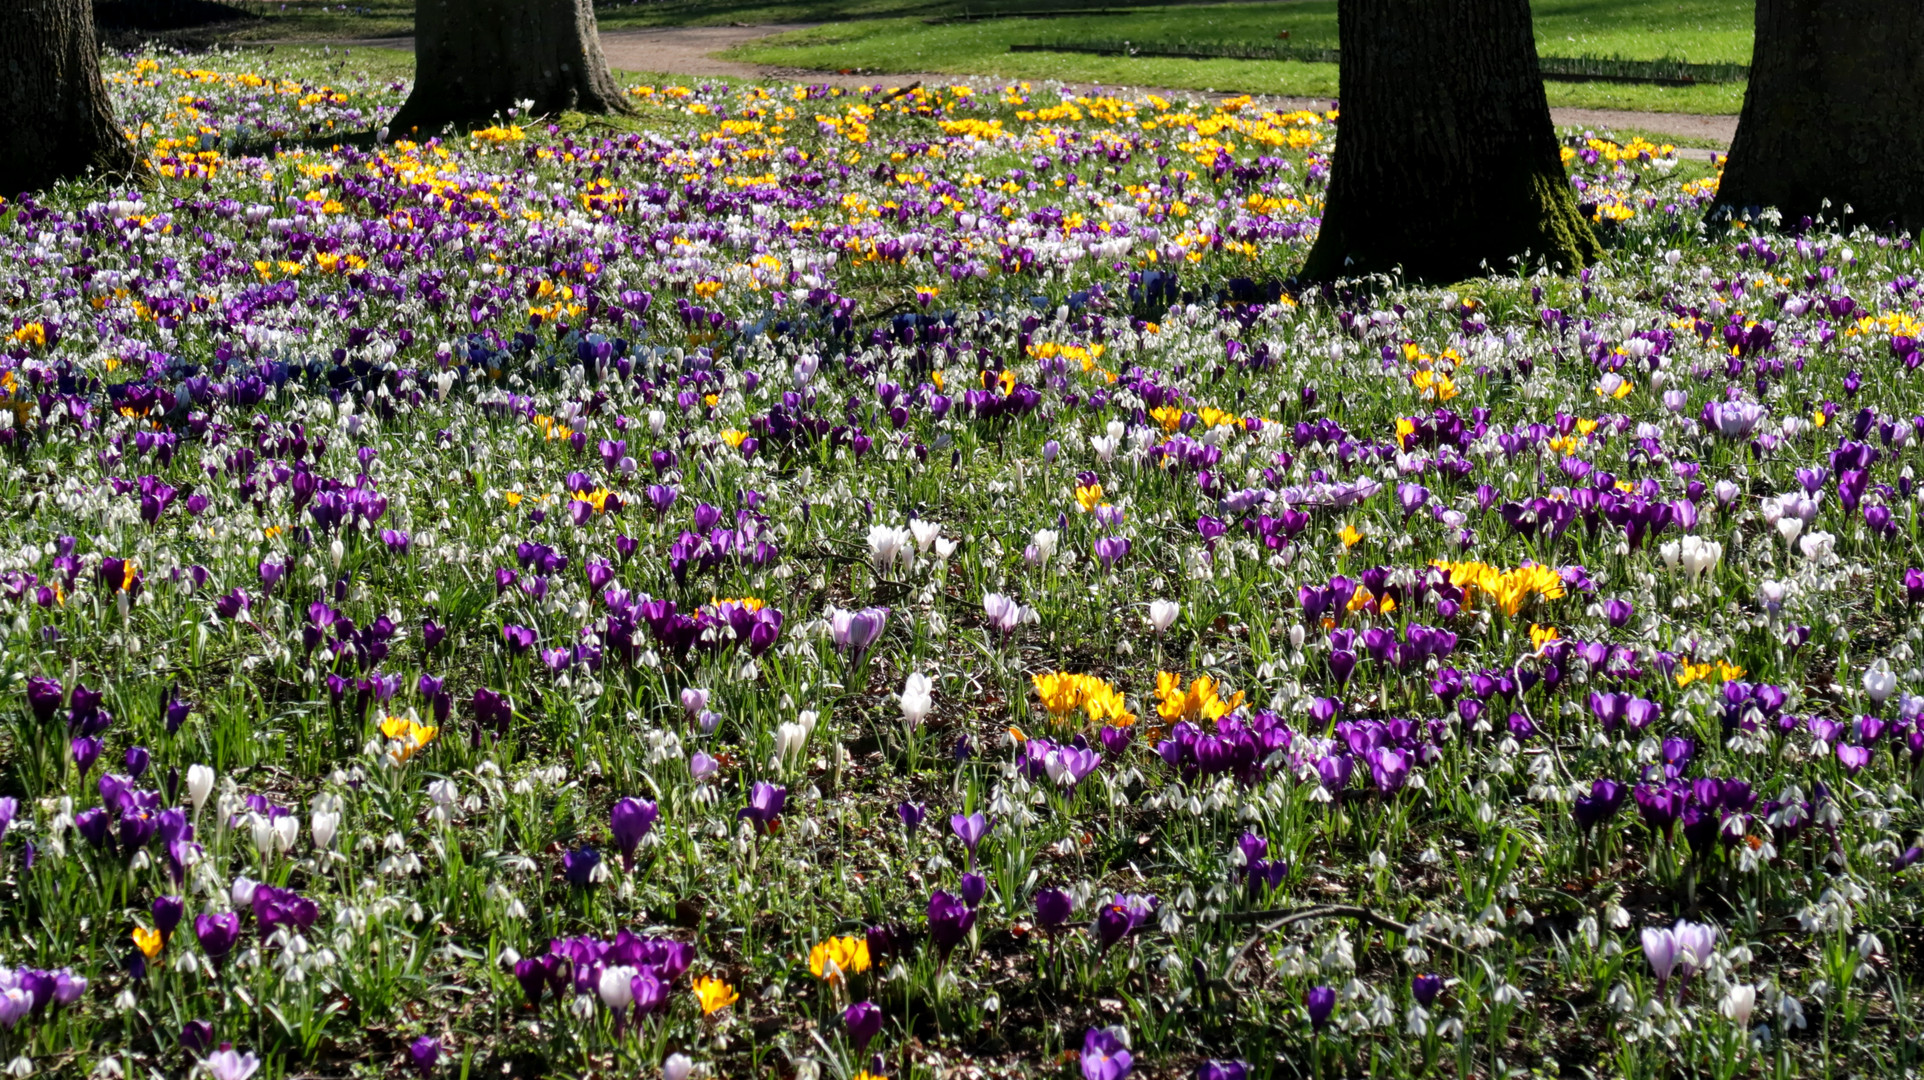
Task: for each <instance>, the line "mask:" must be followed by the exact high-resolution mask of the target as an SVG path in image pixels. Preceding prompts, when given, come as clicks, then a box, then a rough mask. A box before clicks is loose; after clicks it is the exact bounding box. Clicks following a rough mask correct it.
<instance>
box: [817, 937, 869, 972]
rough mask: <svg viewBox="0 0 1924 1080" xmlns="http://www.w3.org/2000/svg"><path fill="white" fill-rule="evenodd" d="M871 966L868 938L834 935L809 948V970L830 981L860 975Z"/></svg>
mask: <svg viewBox="0 0 1924 1080" xmlns="http://www.w3.org/2000/svg"><path fill="white" fill-rule="evenodd" d="M868 968H869V955H868V939H867V938H858V937H832V938H829V939H828V940H827V941H823V942H821V943H819V944H817V945H816V946H815V947H814V948H812V949H810V950H808V970H810V971H812V972H814V973H815V977H816V978H818V979H827V980H829V981H830V982H834V981H837V980H839V979H841V978H842V977H843V976H844V975H859V974H861V973H862V972H864V971H867V970H868Z"/></svg>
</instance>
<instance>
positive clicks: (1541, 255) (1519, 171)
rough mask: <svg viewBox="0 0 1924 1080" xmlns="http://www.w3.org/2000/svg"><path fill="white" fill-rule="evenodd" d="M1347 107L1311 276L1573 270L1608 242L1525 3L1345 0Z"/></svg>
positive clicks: (1340, 13)
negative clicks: (1598, 228)
mask: <svg viewBox="0 0 1924 1080" xmlns="http://www.w3.org/2000/svg"><path fill="white" fill-rule="evenodd" d="M1336 10H1337V33H1338V36H1339V38H1340V40H1341V46H1342V53H1343V64H1342V69H1341V71H1340V73H1339V75H1338V86H1339V89H1340V91H1341V99H1340V100H1341V107H1342V113H1341V117H1340V119H1339V120H1338V121H1337V128H1336V151H1335V160H1334V162H1333V163H1332V166H1331V170H1330V184H1329V196H1328V200H1327V202H1326V204H1325V206H1324V211H1323V223H1322V229H1321V231H1320V232H1319V233H1318V234H1317V237H1316V244H1315V246H1314V247H1313V248H1312V249H1311V250H1310V254H1309V259H1308V261H1307V262H1306V263H1305V264H1304V267H1303V271H1302V273H1303V276H1304V277H1305V278H1308V279H1311V280H1321V281H1327V280H1331V279H1335V278H1341V277H1354V276H1359V275H1363V274H1373V273H1389V272H1396V271H1401V273H1402V274H1403V276H1404V277H1405V278H1406V279H1409V280H1414V281H1456V280H1461V279H1463V278H1468V277H1475V276H1478V275H1481V274H1486V273H1492V272H1497V273H1504V272H1509V271H1510V270H1512V269H1513V267H1514V266H1515V265H1516V264H1517V262H1522V263H1527V264H1529V265H1536V264H1539V263H1544V262H1548V263H1549V264H1550V265H1553V266H1556V267H1559V268H1564V269H1571V268H1575V267H1578V266H1582V265H1583V264H1585V263H1588V262H1591V261H1594V260H1595V259H1596V258H1597V256H1598V255H1599V254H1601V248H1600V247H1599V246H1598V244H1597V239H1596V236H1595V234H1593V233H1592V232H1591V231H1590V226H1589V224H1588V223H1587V222H1586V221H1584V220H1583V216H1582V214H1581V213H1580V212H1579V210H1578V209H1577V203H1576V197H1575V195H1574V194H1573V193H1572V192H1571V190H1570V183H1569V178H1568V176H1567V175H1566V174H1565V173H1564V169H1563V161H1562V157H1561V156H1560V152H1559V150H1558V148H1557V142H1556V132H1555V131H1554V130H1553V129H1552V128H1551V126H1550V106H1549V102H1548V101H1547V100H1546V99H1545V97H1544V95H1543V80H1542V76H1541V75H1540V74H1539V72H1538V70H1537V58H1536V44H1535V41H1534V39H1533V37H1532V35H1531V27H1530V7H1529V2H1528V0H1339V2H1338V4H1337V9H1336Z"/></svg>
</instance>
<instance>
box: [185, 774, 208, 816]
mask: <svg viewBox="0 0 1924 1080" xmlns="http://www.w3.org/2000/svg"><path fill="white" fill-rule="evenodd" d="M213 793H214V770H212V769H210V768H208V767H207V766H205V765H189V766H188V767H187V801H188V802H191V803H193V804H194V812H195V813H199V812H200V808H201V807H202V806H203V805H205V804H206V802H207V797H208V796H209V795H212V794H213Z"/></svg>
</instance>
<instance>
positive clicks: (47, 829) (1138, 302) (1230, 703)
mask: <svg viewBox="0 0 1924 1080" xmlns="http://www.w3.org/2000/svg"><path fill="white" fill-rule="evenodd" d="M275 63H279V64H280V65H281V66H280V67H278V68H277V67H274V66H273V65H274V64H275ZM109 85H110V89H111V92H112V93H113V95H114V96H115V98H116V104H117V107H118V109H119V112H120V115H121V116H122V117H123V118H124V119H127V120H128V121H129V122H130V124H131V125H132V126H133V128H134V129H135V130H136V132H137V133H138V135H139V137H140V138H141V139H142V140H143V145H145V146H147V147H148V148H149V149H150V152H151V157H152V161H153V166H154V170H155V172H156V174H157V176H156V178H155V179H154V180H153V182H152V183H151V184H149V185H148V186H145V187H124V188H123V187H118V186H115V187H102V186H99V185H96V186H94V187H91V188H86V187H75V188H71V189H62V190H59V191H55V192H50V193H45V194H42V195H39V196H30V197H22V198H20V199H18V200H15V201H11V202H8V203H5V204H4V205H0V254H4V260H5V261H4V270H0V281H3V283H4V291H3V293H0V295H4V302H5V304H6V316H7V319H8V321H7V323H5V324H4V325H3V326H0V332H3V333H4V340H3V341H0V345H3V346H4V354H5V355H4V359H0V388H3V389H4V391H5V394H6V402H5V403H6V406H7V407H6V408H5V409H0V447H4V454H5V463H4V469H3V470H0V492H3V493H4V503H3V504H0V505H4V511H3V512H0V513H3V516H0V616H3V617H4V621H0V627H4V642H3V643H0V664H4V669H5V678H6V679H7V694H8V701H7V704H6V705H5V716H6V720H5V724H4V728H3V729H0V732H3V733H0V763H3V767H0V792H4V795H5V797H4V798H0V1065H4V1067H5V1068H6V1069H7V1071H8V1073H9V1075H10V1076H14V1077H25V1076H32V1075H40V1074H46V1075H92V1076H103V1077H132V1076H142V1077H146V1076H155V1077H160V1076H182V1075H187V1074H189V1073H190V1072H196V1073H198V1075H203V1076H207V1077H212V1078H213V1080H247V1078H249V1077H253V1076H258V1077H263V1078H270V1077H282V1076H295V1075H300V1076H309V1075H326V1076H343V1075H367V1076H372V1075H385V1074H394V1073H404V1074H414V1075H418V1076H422V1077H435V1076H443V1077H469V1076H476V1077H480V1076H526V1077H533V1076H590V1075H593V1076H643V1077H654V1076H663V1077H667V1078H669V1080H683V1078H686V1077H691V1076H695V1077H716V1078H722V1077H748V1076H779V1077H783V1078H812V1080H821V1078H832V1080H874V1078H881V1077H901V1078H904V1080H908V1078H931V1080H933V1078H939V1077H988V1076H1008V1077H1017V1076H1021V1077H1028V1076H1082V1077H1085V1078H1087V1080H1121V1078H1122V1077H1125V1076H1138V1077H1177V1076H1195V1077H1199V1078H1203V1080H1239V1078H1244V1077H1252V1076H1254V1077H1264V1076H1326V1077H1334V1076H1351V1075H1354V1076H1361V1075H1370V1076H1417V1075H1445V1076H1458V1077H1470V1076H1478V1077H1493V1076H1507V1075H1524V1074H1531V1075H1539V1074H1540V1075H1623V1076H1637V1077H1656V1076H1670V1075H1692V1076H1698V1075H1701V1076H1716V1077H1736V1076H1752V1075H1771V1076H1781V1077H1792V1076H1811V1075H1828V1074H1831V1073H1833V1072H1836V1073H1846V1074H1852V1075H1857V1074H1869V1073H1889V1074H1895V1073H1899V1072H1902V1071H1903V1070H1905V1069H1908V1068H1914V1067H1915V1065H1916V1061H1917V1053H1918V1047H1917V1042H1916V1038H1917V1035H1918V1031H1919V1028H1918V1019H1917V1015H1916V1012H1915V1009H1916V1005H1915V1001H1914V997H1913V993H1914V989H1915V987H1916V986H1917V984H1918V980H1919V973H1920V967H1919V965H1920V955H1921V954H1920V952H1919V950H1920V948H1924V941H1920V940H1919V936H1918V933H1917V929H1916V928H1917V926H1918V914H1919V896H1920V885H1919V874H1920V873H1924V870H1921V869H1920V868H1919V867H1918V866H1917V864H1918V863H1919V861H1920V857H1921V856H1924V847H1920V846H1919V845H1920V839H1919V829H1920V828H1924V815H1920V812H1919V805H1918V797H1919V795H1920V790H1921V789H1920V783H1919V780H1918V765H1919V762H1920V761H1924V674H1920V671H1919V669H1918V663H1917V655H1916V648H1917V646H1916V642H1917V641H1918V639H1919V636H1920V629H1921V628H1924V623H1921V622H1920V615H1919V612H1918V605H1920V604H1924V569H1919V568H1920V567H1924V551H1920V550H1919V545H1918V503H1919V493H1918V492H1917V490H1916V484H1915V475H1914V465H1915V459H1916V456H1917V449H1916V448H1914V447H1913V446H1912V445H1911V444H1912V443H1913V442H1924V392H1921V391H1920V385H1921V384H1920V383H1919V381H1918V379H1917V377H1916V376H1915V374H1914V371H1915V369H1916V368H1917V366H1918V365H1919V363H1920V361H1921V360H1924V352H1920V351H1919V350H1920V321H1919V320H1920V309H1924V291H1920V288H1919V281H1918V271H1919V263H1920V259H1919V256H1918V253H1917V251H1916V249H1915V248H1914V246H1913V245H1912V244H1911V242H1910V241H1909V240H1908V239H1903V238H1891V237H1879V236H1876V235H1872V234H1870V233H1867V232H1856V233H1851V234H1843V233H1840V232H1838V231H1837V229H1836V228H1835V227H1834V226H1831V225H1826V224H1824V223H1821V222H1816V223H1813V222H1783V221H1776V220H1770V219H1762V220H1757V221H1749V222H1736V223H1733V224H1730V225H1728V226H1723V225H1718V226H1707V225H1705V224H1704V222H1703V211H1704V208H1705V205H1706V204H1707V202H1708V201H1709V200H1710V198H1711V197H1712V196H1713V195H1714V192H1715V187H1716V177H1715V175H1714V173H1710V172H1707V171H1705V170H1703V169H1702V168H1699V167H1696V166H1693V165H1691V164H1689V163H1683V162H1679V161H1678V159H1677V158H1676V156H1675V155H1674V152H1673V151H1672V150H1671V149H1670V148H1668V147H1662V146H1653V145H1650V144H1648V143H1642V142H1636V141H1631V142H1626V143H1619V142H1613V141H1610V140H1607V139H1603V138H1598V137H1591V136H1583V137H1575V138H1572V139H1570V140H1569V145H1568V147H1567V149H1566V153H1565V158H1566V163H1567V164H1568V165H1569V167H1570V169H1571V175H1572V183H1573V184H1575V185H1576V186H1577V188H1578V192H1579V198H1580V200H1581V202H1582V203H1583V205H1584V207H1585V208H1586V211H1587V212H1588V213H1589V214H1590V215H1591V216H1592V218H1593V219H1594V221H1595V222H1596V227H1597V229H1598V230H1599V232H1600V234H1601V235H1603V236H1604V238H1605V239H1606V241H1607V244H1608V247H1609V249H1610V254H1609V258H1608V259H1607V261H1606V262H1604V263H1603V264H1601V265H1599V266H1596V267H1593V268H1591V269H1589V270H1587V271H1584V272H1583V273H1581V274H1578V275H1576V276H1572V277H1554V276H1549V275H1544V274H1533V273H1531V272H1530V271H1529V270H1528V268H1510V269H1507V270H1506V269H1504V268H1497V270H1498V272H1496V273H1495V274H1494V276H1492V277H1490V278H1488V279H1486V280H1482V281H1478V282H1471V283H1465V284H1463V285H1460V286H1458V287H1457V288H1455V289H1448V290H1446V289H1431V288H1415V287H1409V286H1405V285H1402V284H1400V283H1398V282H1395V281H1376V282H1368V283H1358V284H1357V285H1355V286H1354V287H1343V288H1338V289H1333V290H1322V291H1318V290H1308V291H1303V290H1297V289H1294V288H1288V287H1285V285H1286V282H1287V279H1288V275H1289V274H1290V272H1291V271H1292V269H1293V268H1294V267H1295V266H1297V265H1299V264H1300V262H1301V259H1302V257H1303V255H1304V254H1305V252H1306V251H1307V249H1308V245H1309V243H1310V241H1311V240H1312V239H1313V238H1314V235H1315V229H1316V223H1317V217H1318V214H1319V211H1320V206H1321V198H1322V192H1323V189H1324V182H1325V178H1326V175H1327V170H1328V162H1329V155H1330V154H1331V152H1332V148H1333V139H1334V130H1335V126H1336V124H1337V123H1338V122H1340V121H1339V118H1338V117H1337V116H1336V115H1335V114H1334V113H1307V112H1303V113H1277V112H1272V111H1268V110H1267V109H1266V108H1265V107H1264V106H1263V105H1262V103H1260V102H1252V101H1250V100H1248V99H1229V100H1226V101H1211V102H1202V101H1199V102H1181V101H1171V100H1165V99H1161V98H1157V97H1155V96H1153V95H1146V94H1132V95H1122V96H1080V97H1078V96H1071V95H1069V94H1067V93H1066V92H1059V91H1057V90H1056V89H1054V88H1051V87H1045V86H1040V85H1036V86H1030V85H1025V84H1015V85H1009V86H982V87H967V86H958V87H939V88H932V87H918V88H914V89H912V90H908V91H885V90H881V89H879V88H877V89H874V90H869V91H843V90H839V89H832V88H827V87H821V86H815V87H809V86H782V87H753V86H735V85H721V84H711V85H697V86H637V87H634V88H633V90H632V91H631V96H632V97H633V100H634V102H635V104H636V108H637V116H636V117H635V118H633V119H620V120H615V121H609V122H605V123H604V122H583V121H582V120H581V119H580V118H578V117H564V118H559V119H554V120H549V119H536V118H528V117H522V116H512V115H503V116H502V117H500V118H499V119H498V122H497V123H495V124H494V125H492V126H489V127H486V128H482V129H479V130H475V131H473V132H470V133H465V134H457V133H445V134H442V135H440V136H434V135H430V134H427V133H418V132H408V133H397V132H390V131H385V130H381V129H379V124H380V123H381V122H382V120H381V118H382V117H384V116H387V115H390V114H391V113H392V111H393V109H394V108H395V107H397V106H398V104H399V102H400V101H401V99H402V98H403V97H404V95H405V91H406V86H405V85H404V84H402V83H382V82H378V81H373V80H369V79H356V78H354V77H352V76H346V77H337V78H336V79H335V80H334V81H333V82H332V83H324V82H323V81H322V80H321V79H320V78H318V77H317V76H316V75H315V74H314V73H313V72H311V71H307V72H304V71H303V70H302V69H301V68H300V62H299V61H298V59H282V60H278V61H276V60H274V59H273V58H268V57H264V56H261V55H259V54H252V55H246V54H211V55H198V56H182V55H175V54H143V55H138V56H131V57H125V58H122V59H121V60H120V61H118V62H117V63H115V64H113V65H111V70H110V73H109ZM335 140H340V141H338V142H336V141H335ZM1693 169H1695V171H1694V172H1693V171H1692V170H1693Z"/></svg>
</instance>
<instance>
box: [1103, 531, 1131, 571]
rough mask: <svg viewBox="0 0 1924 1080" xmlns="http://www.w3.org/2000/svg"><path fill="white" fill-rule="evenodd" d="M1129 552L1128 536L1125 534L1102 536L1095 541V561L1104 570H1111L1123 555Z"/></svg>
mask: <svg viewBox="0 0 1924 1080" xmlns="http://www.w3.org/2000/svg"><path fill="white" fill-rule="evenodd" d="M1128 554H1129V538H1128V537H1126V536H1104V537H1101V538H1100V539H1098V540H1097V541H1096V561H1097V562H1099V563H1101V564H1102V568H1103V569H1104V570H1113V569H1115V565H1116V564H1117V563H1118V562H1121V561H1122V559H1123V557H1124V556H1126V555H1128Z"/></svg>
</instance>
